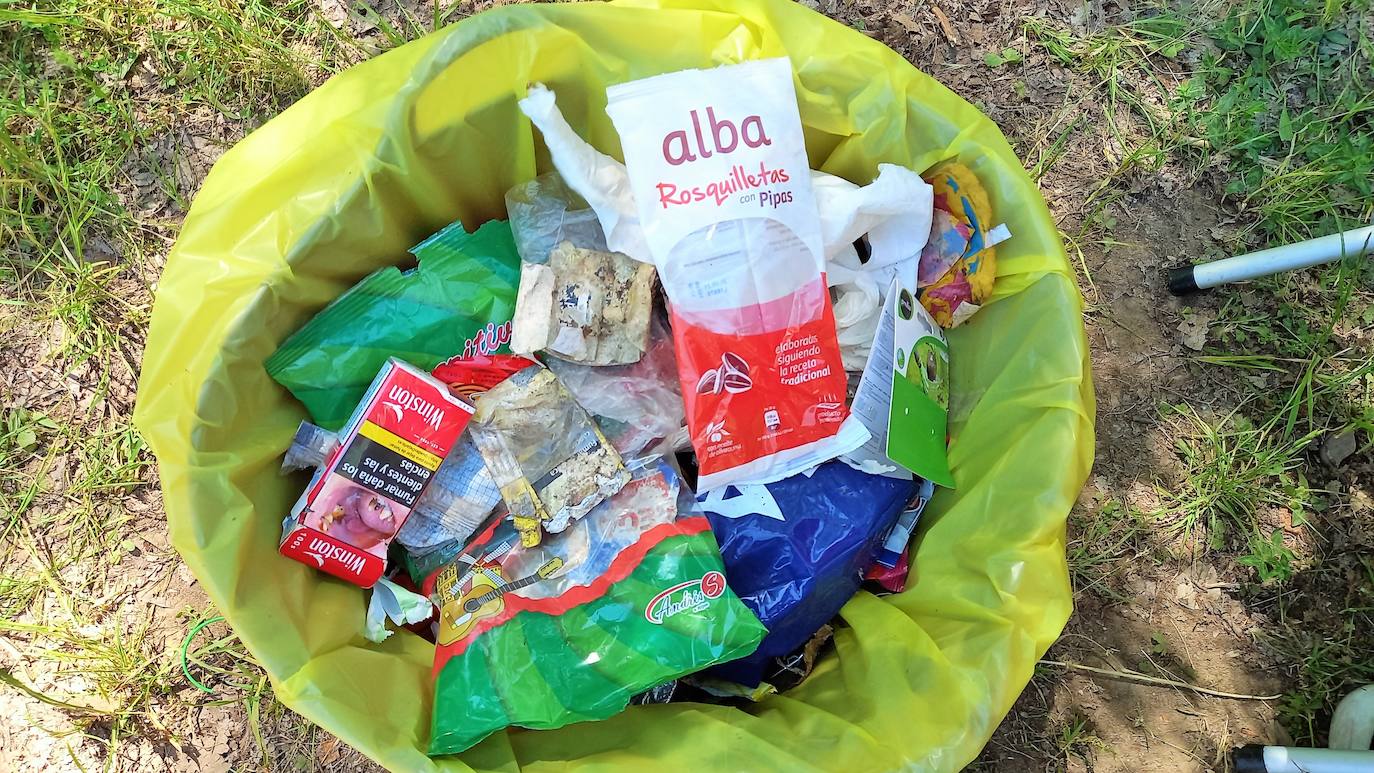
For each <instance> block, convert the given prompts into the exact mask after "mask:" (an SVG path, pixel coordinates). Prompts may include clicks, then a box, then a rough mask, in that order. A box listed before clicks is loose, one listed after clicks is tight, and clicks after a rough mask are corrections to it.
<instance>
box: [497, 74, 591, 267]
mask: <svg viewBox="0 0 1374 773" xmlns="http://www.w3.org/2000/svg"><path fill="white" fill-rule="evenodd" d="M541 99H542V100H545V101H546V102H547V105H548V107H549V109H552V105H553V95H552V94H551V93H550V92H549V91H548V90H547V89H544V88H543V87H540V86H536V87H533V88H531V89H530V96H529V97H527V98H526V99H525V100H523V101H522V103H521V104H522V106H523V105H525V104H526V103H530V102H532V101H533V102H539V101H540V100H541ZM553 112H555V113H556V112H557V111H556V110H553ZM561 117H562V116H561V115H560V116H559V118H560V119H561ZM566 125H567V124H566V123H565V124H564V126H566ZM569 132H571V129H569ZM574 136H575V135H574ZM506 213H507V217H509V218H510V230H511V235H512V236H513V237H514V238H515V248H516V250H517V251H519V253H520V259H521V260H523V261H524V262H526V263H541V264H542V263H547V262H548V261H549V255H551V254H553V250H554V248H555V247H557V246H558V245H559V244H561V243H563V242H572V243H573V244H575V245H577V246H579V247H585V248H587V249H589V250H603V251H609V249H610V248H609V247H607V246H606V235H605V234H604V233H602V231H601V221H600V220H599V219H598V218H597V215H596V212H594V211H593V210H592V209H590V208H589V207H588V205H587V202H586V200H584V199H583V198H582V197H581V196H579V195H577V193H576V192H575V191H573V190H572V189H571V188H569V187H568V184H567V183H565V182H564V181H563V178H562V177H561V176H560V175H559V174H558V173H557V172H550V173H548V174H541V175H539V176H538V177H536V178H534V179H532V180H526V181H525V182H522V183H520V184H519V185H516V186H515V187H513V188H511V189H510V190H509V191H506Z"/></svg>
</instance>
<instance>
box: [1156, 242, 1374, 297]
mask: <svg viewBox="0 0 1374 773" xmlns="http://www.w3.org/2000/svg"><path fill="white" fill-rule="evenodd" d="M1371 251H1374V225H1367V226H1363V227H1361V228H1352V229H1351V230H1349V231H1346V232H1345V233H1339V234H1331V235H1330V236H1321V237H1318V238H1316V239H1308V240H1307V241H1305V242H1298V243H1297V244H1285V245H1283V246H1282V247H1270V248H1269V249H1267V250H1260V251H1259V252H1251V253H1249V254H1246V255H1237V256H1236V257H1234V258H1225V259H1223V260H1216V261H1212V262H1211V263H1202V264H1199V265H1195V266H1179V267H1178V268H1175V269H1171V270H1170V271H1169V292H1171V293H1173V294H1174V295H1188V294H1189V293H1195V292H1197V291H1198V290H1206V289H1207V288H1209V287H1216V286H1217V285H1223V284H1227V283H1228V282H1242V281H1244V280H1246V279H1258V278H1259V277H1262V276H1269V275H1270V274H1277V273H1279V272H1281V271H1292V270H1294V269H1299V268H1308V267H1310V266H1316V265H1320V264H1322V263H1330V262H1331V261H1334V260H1340V259H1341V258H1343V257H1346V256H1356V257H1358V256H1361V255H1365V254H1367V253H1369V252H1371Z"/></svg>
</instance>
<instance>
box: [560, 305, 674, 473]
mask: <svg viewBox="0 0 1374 773" xmlns="http://www.w3.org/2000/svg"><path fill="white" fill-rule="evenodd" d="M651 330H653V334H652V336H651V338H650V343H649V350H648V351H647V352H645V354H644V357H643V358H642V359H641V360H640V361H639V362H636V363H634V364H633V365H616V366H606V367H592V366H588V365H576V364H573V363H570V362H565V361H563V360H559V359H557V358H552V357H551V358H549V361H548V367H549V370H552V371H553V372H554V375H556V376H558V380H559V381H561V382H562V383H563V386H565V387H567V389H568V391H569V392H571V393H572V396H573V397H574V398H575V399H576V400H577V402H578V404H580V405H581V406H582V407H583V408H585V409H587V412H588V413H590V414H591V415H592V417H593V418H595V420H596V424H597V426H598V427H600V428H601V431H602V432H603V433H604V434H605V435H606V439H607V440H609V441H610V442H611V445H613V446H615V450H616V451H618V452H619V453H620V456H621V458H622V459H635V458H640V457H646V456H654V455H661V454H669V453H672V452H674V451H679V450H683V449H685V448H688V447H690V445H691V442H690V440H689V439H688V438H687V432H686V424H687V416H686V414H685V413H684V412H683V407H682V392H681V389H680V387H679V385H678V380H677V358H676V357H675V356H674V354H673V339H672V333H671V332H670V331H669V330H668V329H667V326H666V325H664V324H662V323H660V322H657V321H655V322H654V323H653V324H652V326H651Z"/></svg>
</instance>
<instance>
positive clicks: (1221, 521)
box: [1164, 405, 1315, 550]
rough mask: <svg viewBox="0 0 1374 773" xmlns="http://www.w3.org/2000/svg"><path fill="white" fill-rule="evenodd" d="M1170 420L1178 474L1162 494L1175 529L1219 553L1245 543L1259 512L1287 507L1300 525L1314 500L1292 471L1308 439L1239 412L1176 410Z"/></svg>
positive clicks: (1278, 424) (1276, 423) (1256, 525)
mask: <svg viewBox="0 0 1374 773" xmlns="http://www.w3.org/2000/svg"><path fill="white" fill-rule="evenodd" d="M1169 413H1170V414H1171V417H1170V418H1171V421H1170V423H1169V426H1168V432H1169V434H1171V435H1172V436H1173V437H1174V451H1175V453H1176V454H1177V456H1178V458H1179V460H1180V462H1181V463H1182V469H1183V474H1184V480H1183V482H1182V484H1181V485H1179V486H1177V487H1176V488H1175V489H1174V490H1173V491H1169V492H1166V493H1167V495H1168V500H1167V503H1166V505H1165V508H1164V512H1165V514H1166V515H1167V516H1168V517H1169V518H1170V519H1171V521H1172V523H1173V525H1174V526H1175V527H1176V528H1178V529H1179V530H1181V531H1185V532H1187V533H1189V534H1190V535H1193V536H1198V537H1201V538H1202V539H1203V540H1205V542H1206V543H1207V544H1208V545H1209V546H1210V547H1211V548H1212V549H1214V550H1221V549H1224V548H1227V547H1235V546H1236V545H1237V544H1239V545H1248V544H1249V543H1250V540H1251V536H1252V535H1253V534H1254V533H1255V532H1256V530H1257V529H1259V528H1260V510H1261V509H1262V508H1286V509H1287V510H1289V511H1290V512H1291V513H1292V514H1293V520H1294V522H1296V523H1301V522H1302V520H1303V514H1304V513H1305V512H1306V510H1307V508H1308V507H1309V506H1310V504H1311V502H1312V500H1313V497H1314V493H1313V492H1312V490H1311V489H1310V488H1309V487H1308V485H1307V484H1306V482H1305V481H1304V480H1303V479H1302V478H1301V476H1300V475H1299V474H1298V471H1299V469H1300V468H1301V467H1302V465H1303V453H1304V452H1305V451H1306V450H1307V447H1308V446H1309V445H1310V444H1311V442H1312V441H1313V440H1314V439H1315V435H1314V434H1307V435H1298V436H1294V435H1291V434H1287V433H1284V432H1283V428H1282V422H1281V421H1280V420H1279V419H1278V417H1275V418H1274V419H1272V420H1271V421H1269V422H1268V423H1266V424H1264V425H1259V426H1256V425H1255V424H1254V423H1253V422H1252V421H1251V420H1250V419H1249V418H1247V417H1246V416H1245V415H1243V414H1241V413H1239V412H1231V413H1229V414H1227V415H1224V416H1218V417H1208V416H1205V415H1203V414H1201V413H1199V412H1198V411H1197V410H1195V409H1193V408H1191V407H1189V406H1187V405H1179V406H1173V407H1171V408H1170V410H1169Z"/></svg>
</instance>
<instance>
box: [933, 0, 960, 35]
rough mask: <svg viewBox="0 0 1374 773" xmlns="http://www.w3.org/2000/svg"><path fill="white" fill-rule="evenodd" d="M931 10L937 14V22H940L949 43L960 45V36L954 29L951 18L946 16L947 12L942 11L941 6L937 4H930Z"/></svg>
mask: <svg viewBox="0 0 1374 773" xmlns="http://www.w3.org/2000/svg"><path fill="white" fill-rule="evenodd" d="M930 10H931V11H933V12H934V13H935V21H938V22H940V29H941V30H943V31H944V33H945V37H946V38H948V39H949V42H950V43H953V44H954V45H956V46H957V45H959V35H958V34H956V33H955V32H954V27H953V26H952V25H951V24H950V23H949V17H948V16H946V15H945V12H944V11H942V10H940V6H938V5H936V4H935V3H931V4H930Z"/></svg>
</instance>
